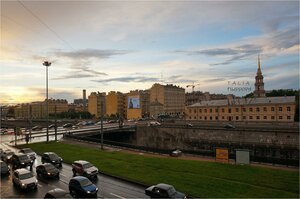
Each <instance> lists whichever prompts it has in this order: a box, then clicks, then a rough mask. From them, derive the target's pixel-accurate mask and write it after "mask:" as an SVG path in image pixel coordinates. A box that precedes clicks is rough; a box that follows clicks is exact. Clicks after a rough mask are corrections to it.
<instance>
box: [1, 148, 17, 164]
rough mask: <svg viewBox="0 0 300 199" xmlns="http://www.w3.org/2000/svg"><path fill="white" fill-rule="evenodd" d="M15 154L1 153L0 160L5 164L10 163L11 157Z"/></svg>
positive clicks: (10, 152)
mask: <svg viewBox="0 0 300 199" xmlns="http://www.w3.org/2000/svg"><path fill="white" fill-rule="evenodd" d="M13 154H15V153H14V152H12V151H10V150H6V151H4V152H3V153H2V156H1V160H3V161H4V162H6V163H7V164H9V163H11V157H12V156H13Z"/></svg>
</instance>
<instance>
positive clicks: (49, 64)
mask: <svg viewBox="0 0 300 199" xmlns="http://www.w3.org/2000/svg"><path fill="white" fill-rule="evenodd" d="M43 65H44V66H46V120H47V142H49V113H48V111H49V106H48V67H49V66H51V62H48V61H44V63H43Z"/></svg>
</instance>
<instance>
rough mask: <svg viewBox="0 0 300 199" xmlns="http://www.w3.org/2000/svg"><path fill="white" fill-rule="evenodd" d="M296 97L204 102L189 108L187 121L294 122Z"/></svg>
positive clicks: (187, 109)
mask: <svg viewBox="0 0 300 199" xmlns="http://www.w3.org/2000/svg"><path fill="white" fill-rule="evenodd" d="M295 111H296V100H295V96H284V97H259V98H240V99H230V98H229V99H227V100H211V101H202V102H200V103H196V104H193V105H191V106H187V108H186V112H185V113H186V119H187V120H202V121H254V122H257V121H263V122H293V121H294V116H295Z"/></svg>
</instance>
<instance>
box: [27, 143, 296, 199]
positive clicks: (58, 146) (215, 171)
mask: <svg viewBox="0 0 300 199" xmlns="http://www.w3.org/2000/svg"><path fill="white" fill-rule="evenodd" d="M25 146H26V147H30V148H32V149H33V150H34V151H36V152H37V153H43V152H46V151H53V152H56V153H57V154H58V155H59V156H61V157H62V158H63V159H64V162H66V163H72V162H73V161H74V160H79V159H84V160H87V161H89V162H91V163H93V164H94V165H95V166H97V167H98V168H99V169H100V170H101V171H102V172H104V173H107V174H112V175H115V176H119V177H122V178H126V179H128V180H132V181H137V182H141V183H144V184H148V185H152V184H156V183H160V182H164V183H167V184H172V185H174V187H175V188H176V189H177V190H179V191H181V192H184V193H185V194H187V195H191V196H193V197H205V198H242V197H245V198H299V172H296V171H284V170H275V169H268V168H260V167H250V166H237V165H230V164H222V163H213V162H200V161H192V160H179V159H172V158H170V159H169V158H155V157H145V156H141V155H134V154H127V153H122V152H108V151H100V150H99V149H96V148H86V147H82V146H77V145H72V144H66V143H59V142H57V143H55V142H50V143H36V144H30V145H25ZM25 146H24V147H25Z"/></svg>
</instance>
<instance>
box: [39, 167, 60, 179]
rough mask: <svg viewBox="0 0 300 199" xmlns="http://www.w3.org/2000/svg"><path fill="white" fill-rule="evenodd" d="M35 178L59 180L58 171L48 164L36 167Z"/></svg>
mask: <svg viewBox="0 0 300 199" xmlns="http://www.w3.org/2000/svg"><path fill="white" fill-rule="evenodd" d="M36 174H37V176H42V177H44V178H56V179H59V170H58V169H57V168H56V167H55V166H53V165H52V164H50V163H45V164H41V165H39V166H37V167H36Z"/></svg>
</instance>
